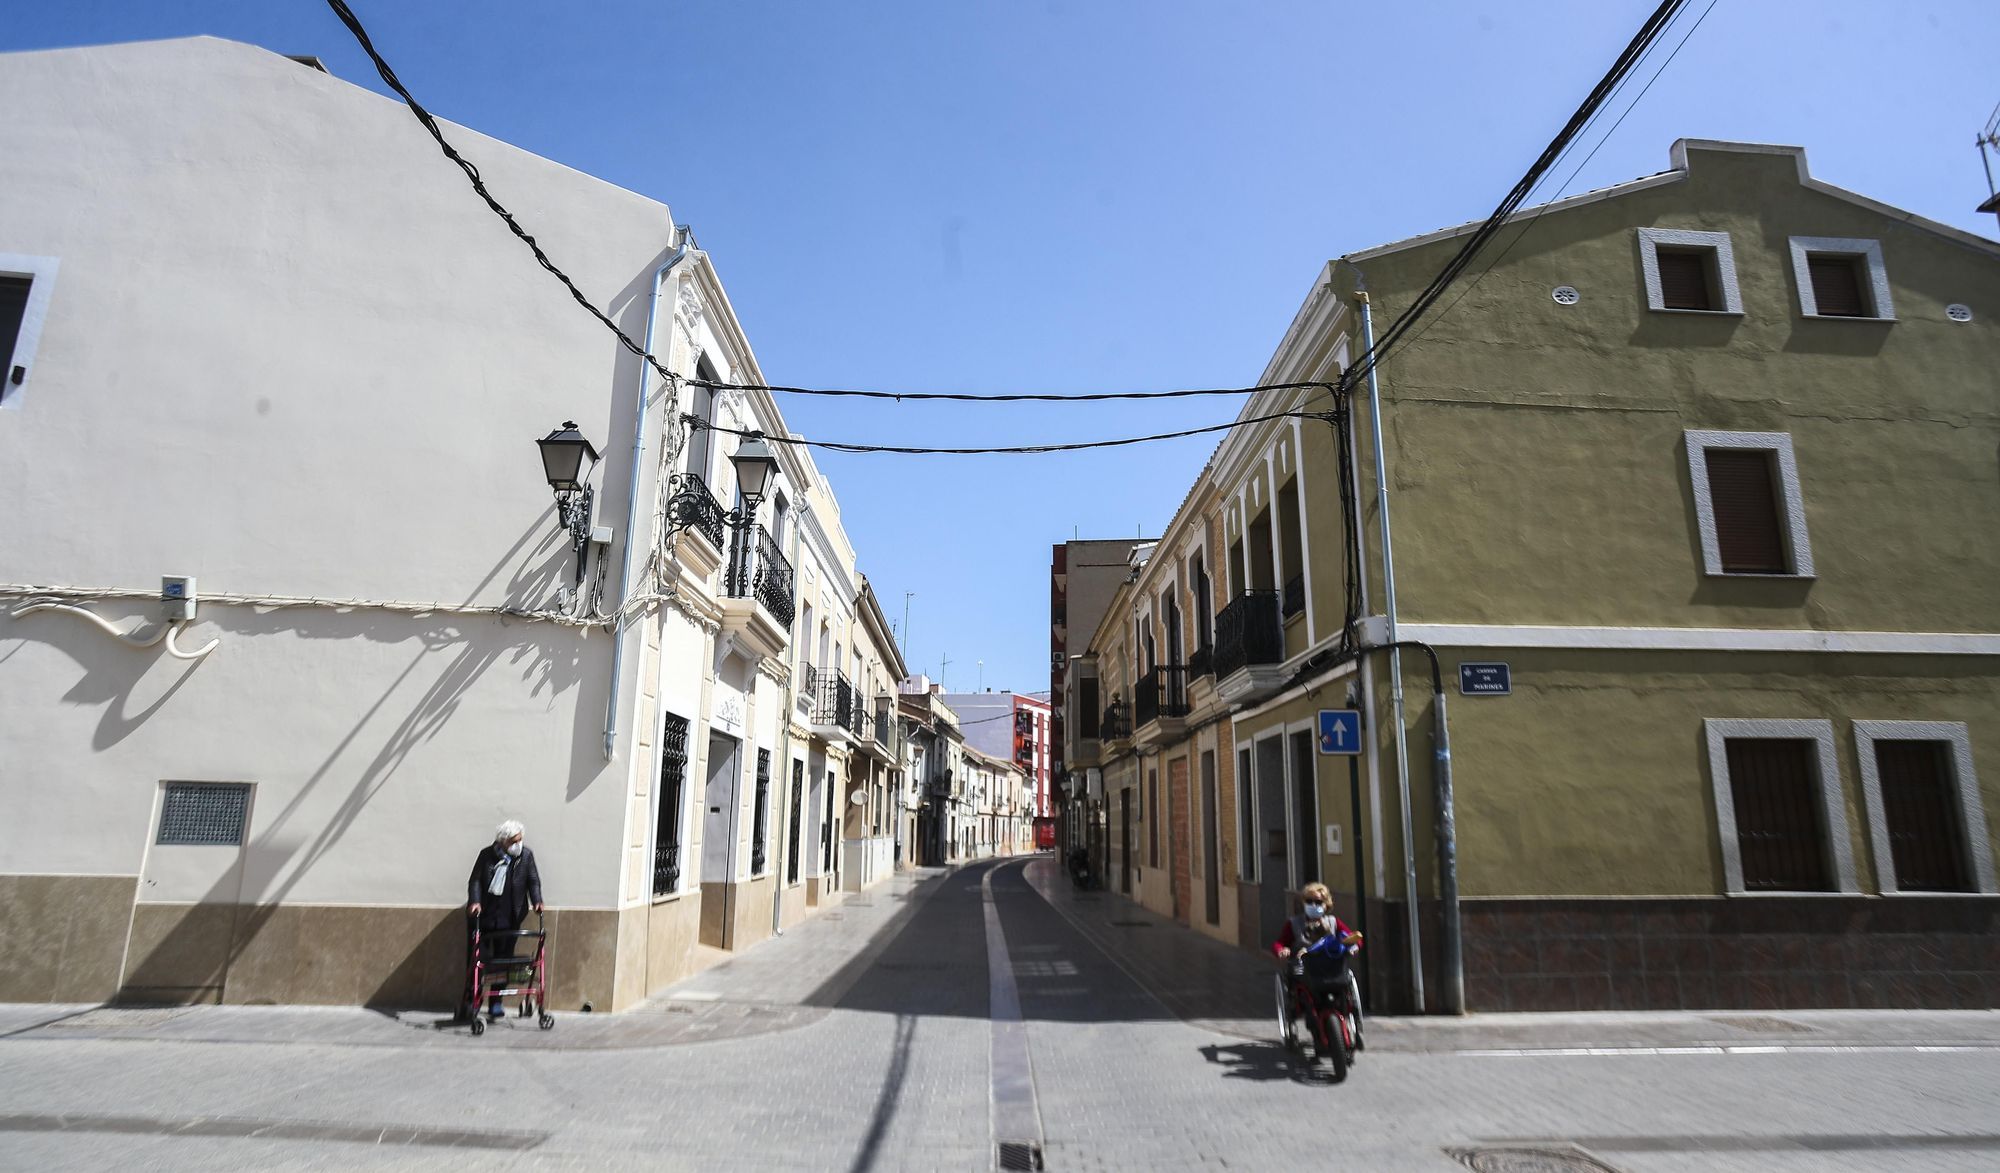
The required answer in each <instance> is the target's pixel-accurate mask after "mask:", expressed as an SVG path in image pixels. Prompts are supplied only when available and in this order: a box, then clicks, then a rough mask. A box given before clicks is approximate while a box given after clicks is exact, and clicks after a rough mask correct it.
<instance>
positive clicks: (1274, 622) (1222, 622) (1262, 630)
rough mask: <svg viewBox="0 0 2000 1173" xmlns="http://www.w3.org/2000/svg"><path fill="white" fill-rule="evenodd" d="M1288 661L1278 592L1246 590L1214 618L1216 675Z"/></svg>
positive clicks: (1220, 675)
mask: <svg viewBox="0 0 2000 1173" xmlns="http://www.w3.org/2000/svg"><path fill="white" fill-rule="evenodd" d="M1284 658H1285V633H1284V628H1282V627H1280V626H1279V624H1278V592H1276V591H1246V592H1245V593H1243V594H1241V595H1238V596H1237V598H1236V601H1235V602H1233V603H1231V604H1229V605H1228V606H1227V607H1224V608H1223V609H1222V613H1221V614H1219V615H1217V616H1216V617H1215V674H1216V675H1217V676H1218V677H1224V676H1228V675H1230V674H1231V673H1233V672H1236V671H1238V670H1239V669H1241V668H1244V667H1246V666H1248V665H1251V664H1276V663H1279V662H1281V661H1282V660H1284Z"/></svg>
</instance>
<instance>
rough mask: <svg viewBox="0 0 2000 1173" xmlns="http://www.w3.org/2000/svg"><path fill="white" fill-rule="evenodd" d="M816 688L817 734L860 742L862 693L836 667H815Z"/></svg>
mask: <svg viewBox="0 0 2000 1173" xmlns="http://www.w3.org/2000/svg"><path fill="white" fill-rule="evenodd" d="M808 687H809V688H810V689H811V691H812V716H811V718H810V719H809V722H808V723H809V724H810V725H811V727H812V732H813V736H814V737H817V738H819V739H820V740H822V741H825V742H829V743H831V744H834V745H855V744H857V743H859V742H860V740H861V738H860V736H859V733H858V730H859V729H860V728H861V694H860V693H859V692H856V691H855V688H854V686H853V685H852V684H849V683H848V682H847V677H846V676H844V675H842V674H841V673H840V672H837V671H835V670H834V669H832V668H814V669H813V670H812V679H811V680H810V681H809V682H808Z"/></svg>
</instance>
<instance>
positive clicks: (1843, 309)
mask: <svg viewBox="0 0 2000 1173" xmlns="http://www.w3.org/2000/svg"><path fill="white" fill-rule="evenodd" d="M1806 272H1807V274H1808V275H1809V276H1811V278H1812V288H1813V301H1814V302H1815V303H1817V305H1818V307H1819V312H1820V313H1821V314H1823V315H1825V316H1827V317H1834V318H1866V317H1869V316H1871V315H1870V314H1869V313H1868V303H1867V301H1866V300H1865V299H1863V297H1862V296H1861V266H1860V264H1859V263H1858V262H1857V261H1856V260H1855V258H1853V257H1812V256H1809V257H1807V258H1806Z"/></svg>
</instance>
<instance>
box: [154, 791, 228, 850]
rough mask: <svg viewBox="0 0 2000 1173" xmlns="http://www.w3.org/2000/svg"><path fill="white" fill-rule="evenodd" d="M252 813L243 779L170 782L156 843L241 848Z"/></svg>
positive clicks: (163, 803) (164, 799) (161, 805)
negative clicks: (246, 824)
mask: <svg viewBox="0 0 2000 1173" xmlns="http://www.w3.org/2000/svg"><path fill="white" fill-rule="evenodd" d="M249 814H250V786H249V784H248V783H242V782H169V783H167V792H166V794H165V795H163V796H161V799H160V833H159V835H158V837H156V838H155V839H154V840H153V842H155V843H157V844H160V845H162V846H177V847H237V846H240V845H241V844H242V842H243V824H244V822H245V820H246V819H247V818H248V817H249Z"/></svg>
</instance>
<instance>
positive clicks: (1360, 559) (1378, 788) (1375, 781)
mask: <svg viewBox="0 0 2000 1173" xmlns="http://www.w3.org/2000/svg"><path fill="white" fill-rule="evenodd" d="M1365 304H1366V303H1364V306H1365ZM1352 418H1353V417H1352V413H1351V412H1350V413H1349V419H1350V421H1351V420H1352ZM1360 443H1361V442H1360V440H1359V439H1358V438H1357V437H1356V436H1355V434H1354V428H1353V427H1352V426H1350V427H1349V428H1348V429H1347V470H1348V472H1349V474H1350V478H1351V479H1350V485H1349V490H1348V491H1349V492H1350V493H1351V494H1352V496H1353V498H1354V501H1355V508H1356V510H1357V511H1358V510H1359V509H1360V502H1361V453H1360V452H1359V451H1358V449H1359V448H1360ZM1358 520H1359V519H1358V518H1357V524H1356V525H1355V527H1354V561H1355V565H1357V566H1360V567H1363V568H1365V567H1366V566H1367V565H1368V543H1367V539H1366V535H1365V534H1363V533H1362V527H1361V526H1360V525H1359V524H1358ZM1359 577H1360V579H1361V581H1360V582H1359V583H1358V584H1356V585H1357V586H1358V587H1359V588H1360V593H1361V613H1362V614H1363V615H1366V614H1368V613H1369V612H1368V575H1367V573H1366V571H1365V569H1364V571H1363V573H1362V574H1361V575H1360V576H1359ZM1356 675H1357V676H1359V677H1360V678H1361V722H1362V727H1363V728H1365V729H1371V730H1372V729H1374V728H1375V676H1374V674H1373V673H1371V672H1366V671H1359V672H1357V673H1356ZM1368 811H1369V814H1370V816H1371V818H1370V820H1369V821H1370V823H1371V824H1372V826H1371V828H1370V832H1371V833H1370V838H1369V847H1370V848H1371V849H1372V852H1373V855H1374V860H1373V863H1374V865H1375V893H1376V896H1377V898H1378V899H1379V898H1380V896H1381V895H1382V893H1383V892H1385V891H1386V890H1387V889H1388V887H1389V877H1388V865H1387V863H1385V862H1384V860H1383V858H1382V755H1381V754H1379V753H1372V752H1371V753H1370V754H1369V755H1368ZM1356 823H1357V825H1356V826H1355V828H1354V833H1355V834H1357V835H1359V834H1360V833H1361V828H1360V826H1359V825H1358V824H1359V820H1356Z"/></svg>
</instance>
